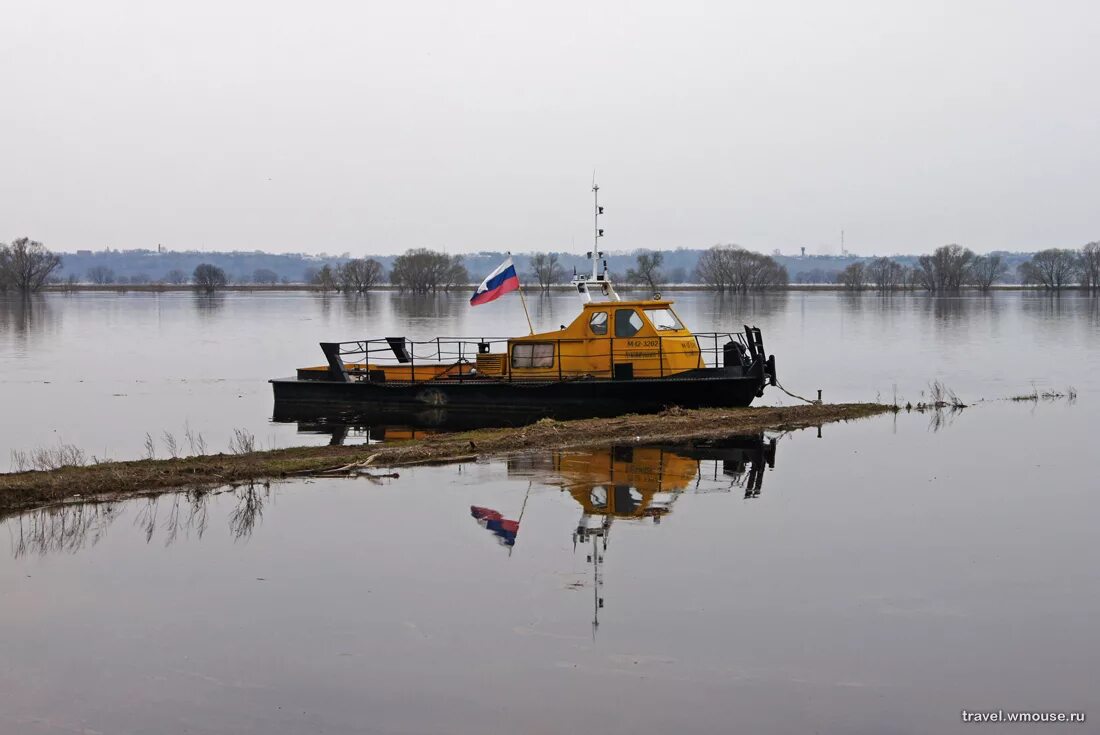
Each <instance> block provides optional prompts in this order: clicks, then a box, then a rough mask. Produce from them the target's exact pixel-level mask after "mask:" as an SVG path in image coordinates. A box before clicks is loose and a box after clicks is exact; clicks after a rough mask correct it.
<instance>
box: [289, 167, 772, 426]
mask: <svg viewBox="0 0 1100 735" xmlns="http://www.w3.org/2000/svg"><path fill="white" fill-rule="evenodd" d="M598 190H599V187H598V186H593V191H594V192H597V194H596V196H597V197H598ZM602 212H603V208H602V207H600V206H599V203H598V198H597V200H596V225H597V226H596V233H595V238H596V245H598V243H599V238H600V237H602V236H603V230H601V229H599V226H598V225H599V219H598V218H599V215H600V214H602ZM588 259H589V260H590V261H591V263H592V272H591V273H590V274H588V273H585V274H581V275H578V274H576V273H574V275H573V278H572V281H571V286H572V288H573V289H575V290H576V292H577V294H578V295H579V297H580V299H581V311H580V313H579V314H578V315H577V317H576V318H575V319H574V320H573V321H572V323H570V324H568V325H563V326H562V327H561V328H560V329H557V330H554V331H548V332H539V333H535V332H534V329H533V328H532V329H531V334H529V335H525V336H519V337H502V338H488V337H476V338H475V337H436V338H434V339H430V340H413V339H409V338H408V337H402V336H398V337H376V338H367V339H358V340H352V341H347V342H322V343H320V346H321V352H322V353H323V355H324V357H325V360H326V362H325V364H322V365H315V366H310V367H302V368H298V370H297V373H296V374H295V375H294V376H293V377H286V378H276V379H273V380H272V381H271V384H272V388H273V391H274V398H275V410H274V413H275V419H276V420H296V419H300V418H315V417H325V416H336V415H339V416H344V417H347V416H352V415H354V416H364V415H367V416H374V417H377V418H379V419H381V420H389V421H391V422H398V421H408V420H410V417H411V418H412V422H413V423H417V424H418V425H424V424H427V425H440V426H442V425H446V424H448V423H454V417H455V416H460V415H467V416H469V415H480V416H482V417H489V418H491V422H490V423H496V424H497V425H503V424H509V423H526V422H529V421H530V420H532V419H538V418H542V417H554V418H569V417H579V416H607V415H617V414H622V413H630V412H633V413H640V412H654V411H660V410H662V409H665V408H667V407H671V406H680V407H684V408H698V407H710V406H718V407H724V406H731V407H734V406H748V405H750V404H751V403H752V401H753V400H754V399H755V398H757V397H760V396H762V395H763V393H764V389H765V387H766V386H768V385H775V384H776V377H775V356H774V355H770V356H769V355H766V354H765V351H764V340H763V336H762V334H761V332H760V329H759V328H758V327H750V326H748V325H744V329H743V331H741V332H732V331H731V332H692V331H691V330H690V329H688V328H687V326H685V325H684V323H683V321H682V320H681V318H680V317H679V315H678V314H677V313H676V311H675V309H674V308H673V304H674V302H673V301H672V300H670V299H666V298H663V297H662V296H661V294H659V293H655V294H652V296H650V297H649V298H644V299H623V298H621V297H620V296H619V294H618V293H617V292H616V290H615V287H614V285H613V284H612V282H611V278H610V276H609V274H608V269H607V260H606V259H605V258H604V253H603V252H600V251H599V250H598V249H597V248H596V247H594V248H593V250H592V251H590V252H589V253H588ZM601 263H602V270H601V269H600V264H601ZM522 293H523V292H522V290H520V295H521V297H522ZM476 297H477V294H475V298H476ZM524 308H525V309H526V304H524ZM425 417H426V418H427V420H426V421H425V420H421V419H424V418H425ZM459 423H462V422H459Z"/></svg>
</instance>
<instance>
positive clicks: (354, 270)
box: [325, 258, 383, 293]
mask: <svg viewBox="0 0 1100 735" xmlns="http://www.w3.org/2000/svg"><path fill="white" fill-rule="evenodd" d="M325 267H326V268H327V267H328V266H325ZM382 276H383V272H382V264H381V263H379V262H378V261H377V260H375V259H374V258H367V259H363V258H356V259H355V260H349V261H348V262H346V263H344V264H343V265H341V266H339V267H338V268H337V269H336V281H337V283H338V284H339V286H340V289H341V290H343V291H344V292H345V293H352V292H355V293H363V292H364V291H367V290H370V289H372V288H374V287H375V286H377V285H378V284H379V283H381V281H382Z"/></svg>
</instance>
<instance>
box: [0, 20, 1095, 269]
mask: <svg viewBox="0 0 1100 735" xmlns="http://www.w3.org/2000/svg"><path fill="white" fill-rule="evenodd" d="M0 28H3V29H4V30H3V42H2V43H0V240H4V241H7V240H10V239H12V238H14V237H17V236H21V235H28V236H31V237H33V238H35V239H38V240H42V241H43V242H45V243H46V244H47V245H48V246H50V247H53V248H55V249H59V250H72V249H76V248H102V247H104V246H111V247H116V248H133V247H154V248H155V247H156V245H157V244H158V243H161V244H164V245H165V246H166V247H171V248H175V249H182V248H200V249H230V248H242V249H254V248H255V249H265V250H273V251H305V252H322V251H327V252H330V253H338V252H342V251H351V252H352V253H368V252H372V253H392V252H398V251H401V250H404V249H406V248H409V247H422V246H423V247H434V248H446V249H447V250H449V251H450V252H467V251H474V250H481V249H513V250H517V251H519V250H532V249H550V248H552V249H569V248H571V247H574V246H573V243H574V241H575V243H576V245H575V249H576V250H584V249H586V246H587V245H588V243H589V242H590V238H591V192H590V191H589V189H590V186H591V179H592V172H593V169H595V170H596V172H597V177H598V180H599V183H600V186H601V192H600V193H601V198H602V200H603V203H604V204H606V207H607V215H606V216H605V218H604V223H603V224H604V228H605V229H606V231H607V235H606V237H605V239H604V241H603V246H604V247H605V248H607V249H631V248H635V247H662V248H668V247H678V246H683V247H705V246H709V245H712V244H714V243H718V242H733V243H739V244H742V245H744V246H746V247H750V248H754V249H758V250H766V251H771V250H772V249H774V248H778V249H780V250H782V251H784V252H792V251H795V250H796V249H797V248H798V247H799V246H806V247H807V251H808V252H811V253H818V252H820V253H825V252H838V251H839V244H840V243H839V241H840V231H841V230H842V229H843V230H845V232H846V244H847V246H848V249H849V250H851V251H853V252H857V253H863V254H871V253H879V254H890V253H900V252H926V251H928V250H930V249H932V248H934V247H936V246H938V245H941V244H944V243H948V242H958V243H961V244H964V245H967V246H969V247H971V248H974V249H975V250H989V249H1001V248H1004V249H1032V248H1038V247H1045V246H1078V245H1081V244H1083V243H1085V242H1087V241H1089V240H1097V239H1100V2H1097V1H1096V0H1087V1H1082V2H1073V1H1069V0H1050V1H1048V2H1039V0H1034V1H1033V2H1011V1H1006V0H995V1H990V2H977V1H969V0H952V1H951V2H942V3H940V2H929V1H928V0H921V1H919V2H907V3H900V2H884V1H882V0H875V1H871V2H820V1H817V0H815V1H814V2H775V1H774V0H769V1H767V2H761V1H760V0H753V1H752V2H729V1H727V2H713V3H698V2H685V1H684V0H677V1H676V2H664V3H649V2H644V3H643V2H622V3H610V2H598V1H595V0H587V1H585V2H561V1H560V0H555V2H517V3H495V4H494V3H479V2H473V1H472V0H466V1H463V2H453V3H445V2H429V1H420V2H394V1H392V0H390V1H389V2H384V3H383V2H348V3H325V2H316V1H315V2H301V1H300V0H299V1H297V2H293V3H283V2H273V1H272V0H263V1H262V2H259V1H256V2H232V1H229V0H219V1H218V2H198V1H196V0H188V2H182V1H181V2H175V3H164V2H146V1H142V2H118V1H117V0H96V1H95V2H87V1H86V0H81V1H80V2H49V1H48V0H43V1H41V2H21V3H17V2H5V3H3V4H2V5H0Z"/></svg>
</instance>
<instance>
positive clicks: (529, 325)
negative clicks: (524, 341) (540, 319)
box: [519, 283, 535, 334]
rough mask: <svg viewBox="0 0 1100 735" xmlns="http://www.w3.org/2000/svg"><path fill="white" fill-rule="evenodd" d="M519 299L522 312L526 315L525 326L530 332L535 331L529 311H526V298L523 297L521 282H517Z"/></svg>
mask: <svg viewBox="0 0 1100 735" xmlns="http://www.w3.org/2000/svg"><path fill="white" fill-rule="evenodd" d="M519 301H520V303H521V304H523V313H524V315H525V316H526V317H527V328H528V329H530V330H531V334H534V333H535V328H534V327H533V326H532V325H531V313H530V312H529V311H527V299H525V298H523V284H522V283H520V284H519Z"/></svg>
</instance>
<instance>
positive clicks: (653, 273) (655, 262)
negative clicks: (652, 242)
mask: <svg viewBox="0 0 1100 735" xmlns="http://www.w3.org/2000/svg"><path fill="white" fill-rule="evenodd" d="M634 260H635V267H634V268H628V269H627V271H626V281H627V283H639V284H641V283H644V284H646V285H648V286H649V287H650V288H651V289H653V290H654V291H656V290H657V289H658V288H659V287H660V285H661V280H662V278H663V276H664V274H663V273H661V263H663V262H664V260H665V256H664V254H663V253H658V252H652V253H638V255H637V256H635V259H634Z"/></svg>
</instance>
